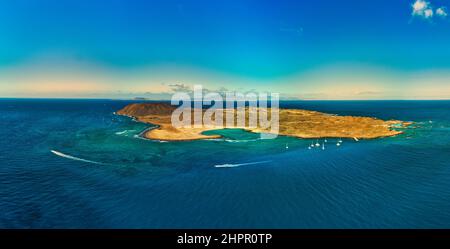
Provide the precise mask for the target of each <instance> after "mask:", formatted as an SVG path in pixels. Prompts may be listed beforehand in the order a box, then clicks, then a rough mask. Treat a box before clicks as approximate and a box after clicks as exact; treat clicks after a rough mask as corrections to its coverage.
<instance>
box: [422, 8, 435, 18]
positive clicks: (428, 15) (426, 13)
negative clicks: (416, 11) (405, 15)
mask: <svg viewBox="0 0 450 249" xmlns="http://www.w3.org/2000/svg"><path fill="white" fill-rule="evenodd" d="M423 14H424V17H425V18H431V17H433V10H432V9H426V10H425V11H424V12H423Z"/></svg>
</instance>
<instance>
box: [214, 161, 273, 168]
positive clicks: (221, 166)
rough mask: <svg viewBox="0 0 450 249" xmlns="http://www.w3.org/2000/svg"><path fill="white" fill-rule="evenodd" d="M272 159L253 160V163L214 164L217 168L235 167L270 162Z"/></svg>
mask: <svg viewBox="0 0 450 249" xmlns="http://www.w3.org/2000/svg"><path fill="white" fill-rule="evenodd" d="M270 162H271V161H261V162H251V163H237V164H229V163H226V164H218V165H214V167H215V168H235V167H240V166H246V165H254V164H262V163H270Z"/></svg>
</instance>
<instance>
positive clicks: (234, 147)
mask: <svg viewBox="0 0 450 249" xmlns="http://www.w3.org/2000/svg"><path fill="white" fill-rule="evenodd" d="M128 103H130V101H121V100H45V99H41V100H39V99H35V100H26V99H2V100H0V128H1V129H0V227H1V228H450V101H295V102H282V103H281V107H289V108H305V109H311V110H318V111H325V112H330V113H336V114H342V115H344V114H345V115H363V116H374V117H379V118H383V119H400V120H408V121H414V122H416V123H415V124H414V127H415V128H414V129H413V128H410V129H407V130H405V133H404V134H402V135H399V136H397V137H391V138H383V139H377V140H362V141H359V142H357V141H354V140H348V139H345V140H344V141H343V143H342V146H340V147H337V146H336V145H335V144H336V139H328V143H327V144H326V149H325V150H321V149H313V150H308V145H309V144H311V142H315V140H314V141H311V140H303V139H296V138H289V137H278V138H277V139H275V140H260V139H258V138H259V135H258V134H252V133H247V132H244V131H241V130H222V131H217V132H215V133H218V134H222V135H223V136H224V139H219V140H208V141H191V142H166V143H164V142H158V141H150V140H145V139H142V138H140V137H139V136H138V135H139V134H140V133H141V132H142V131H143V130H145V129H147V128H149V127H150V125H146V124H142V123H138V122H135V121H133V120H131V119H130V118H127V117H122V116H117V115H114V112H115V111H117V110H119V109H120V108H122V107H123V106H125V105H127V104H128ZM320 142H322V141H320ZM286 145H288V148H286ZM52 151H54V152H55V153H53V152H52ZM255 162H260V163H256V164H251V163H255ZM245 163H250V164H245ZM223 164H234V165H239V164H244V165H241V166H240V167H234V168H216V167H214V166H215V165H223Z"/></svg>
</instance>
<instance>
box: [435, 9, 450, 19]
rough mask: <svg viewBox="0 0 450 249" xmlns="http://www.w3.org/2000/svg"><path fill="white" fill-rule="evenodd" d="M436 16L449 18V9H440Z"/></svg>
mask: <svg viewBox="0 0 450 249" xmlns="http://www.w3.org/2000/svg"><path fill="white" fill-rule="evenodd" d="M436 15H438V16H440V17H447V15H448V14H447V8H446V7H440V8H438V9H437V10H436Z"/></svg>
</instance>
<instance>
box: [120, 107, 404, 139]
mask: <svg viewBox="0 0 450 249" xmlns="http://www.w3.org/2000/svg"><path fill="white" fill-rule="evenodd" d="M176 108H177V107H176V106H173V105H170V104H169V103H164V102H162V103H133V104H129V105H127V106H125V107H124V108H123V109H121V110H119V111H117V114H118V115H124V116H128V117H132V118H134V119H136V120H137V121H140V122H143V123H148V124H153V125H156V127H155V128H152V129H148V130H147V131H145V132H144V133H143V136H144V137H145V138H148V139H154V140H161V141H186V140H200V139H215V138H220V135H205V134H203V133H204V132H205V131H210V130H217V129H220V128H217V127H200V128H194V127H183V128H175V127H173V126H172V123H171V116H172V112H173V111H174V110H175V109H176ZM223 111H224V112H233V113H234V115H236V110H235V109H223ZM267 112H268V113H270V109H268V110H267ZM225 116H226V115H225V114H224V120H225ZM269 117H270V115H269ZM246 118H247V119H248V107H247V108H246ZM410 124H411V123H410V122H404V121H400V120H387V121H385V120H381V119H378V118H374V117H359V116H339V115H335V114H328V113H322V112H317V111H311V110H301V109H283V108H280V109H279V132H278V135H283V136H291V137H297V138H306V139H307V138H352V139H355V140H359V139H374V138H380V137H390V136H396V135H398V134H401V133H403V131H401V128H406V127H407V126H409V125H410ZM235 128H241V129H245V130H247V131H250V132H255V133H261V132H270V131H269V130H267V129H263V128H261V127H255V128H248V127H235ZM399 128H400V130H398V129H399Z"/></svg>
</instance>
